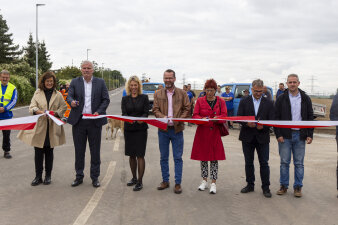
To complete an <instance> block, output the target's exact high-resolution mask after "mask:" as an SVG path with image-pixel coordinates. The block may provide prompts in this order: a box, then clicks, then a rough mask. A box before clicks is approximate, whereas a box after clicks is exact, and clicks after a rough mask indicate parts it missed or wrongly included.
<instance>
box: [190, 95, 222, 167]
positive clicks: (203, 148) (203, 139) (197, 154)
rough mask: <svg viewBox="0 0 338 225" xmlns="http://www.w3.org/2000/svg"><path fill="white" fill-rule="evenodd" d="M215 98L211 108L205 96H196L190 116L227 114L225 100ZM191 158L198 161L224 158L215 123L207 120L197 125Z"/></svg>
mask: <svg viewBox="0 0 338 225" xmlns="http://www.w3.org/2000/svg"><path fill="white" fill-rule="evenodd" d="M216 98H217V101H216V104H215V106H214V109H213V110H212V109H211V107H210V106H209V104H208V102H207V99H206V96H205V97H202V98H198V99H197V102H196V105H195V109H194V114H193V116H192V118H195V119H201V118H203V117H209V118H213V117H217V116H227V108H226V105H225V101H224V100H223V99H221V98H219V97H216ZM191 159H193V160H199V161H215V160H225V153H224V147H223V142H222V139H221V134H220V131H219V128H218V126H217V123H215V122H209V123H208V124H203V125H198V127H197V130H196V134H195V139H194V144H193V146H192V151H191Z"/></svg>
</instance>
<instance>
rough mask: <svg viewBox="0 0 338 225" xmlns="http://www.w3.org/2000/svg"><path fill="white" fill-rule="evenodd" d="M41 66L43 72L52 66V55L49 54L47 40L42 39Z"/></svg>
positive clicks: (40, 50)
mask: <svg viewBox="0 0 338 225" xmlns="http://www.w3.org/2000/svg"><path fill="white" fill-rule="evenodd" d="M38 53H39V56H38V57H39V68H41V70H42V71H43V72H46V71H47V70H49V69H50V68H51V67H52V64H53V63H52V62H51V61H50V58H49V57H50V55H49V54H48V51H47V48H46V43H45V41H42V43H39V52H38Z"/></svg>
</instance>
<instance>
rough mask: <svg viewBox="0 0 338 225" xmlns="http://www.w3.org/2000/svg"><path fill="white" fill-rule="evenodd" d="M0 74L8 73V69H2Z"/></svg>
mask: <svg viewBox="0 0 338 225" xmlns="http://www.w3.org/2000/svg"><path fill="white" fill-rule="evenodd" d="M0 74H1V75H2V74H6V75H10V74H9V71H8V70H2V71H1V73H0Z"/></svg>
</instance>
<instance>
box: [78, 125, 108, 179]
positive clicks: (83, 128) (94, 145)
mask: <svg viewBox="0 0 338 225" xmlns="http://www.w3.org/2000/svg"><path fill="white" fill-rule="evenodd" d="M72 132H73V141H74V147H75V171H76V178H78V179H83V177H84V174H83V170H84V167H85V153H86V145H87V140H88V142H89V149H90V157H91V159H90V178H91V179H92V180H97V179H98V177H99V176H100V164H101V160H100V148H101V133H102V126H100V127H98V126H96V124H95V120H90V119H88V120H83V119H80V121H79V122H78V123H77V124H76V125H74V126H73V129H72Z"/></svg>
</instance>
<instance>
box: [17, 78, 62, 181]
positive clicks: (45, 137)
mask: <svg viewBox="0 0 338 225" xmlns="http://www.w3.org/2000/svg"><path fill="white" fill-rule="evenodd" d="M56 84H57V82H56V77H55V75H54V73H53V72H50V71H48V72H46V73H44V74H43V75H42V76H41V78H40V80H39V88H38V89H37V90H36V91H35V93H34V96H33V98H32V100H31V104H30V105H29V112H30V113H31V114H33V115H38V114H43V113H45V111H46V110H48V111H50V113H51V114H54V116H56V117H58V118H62V116H63V114H64V113H65V111H66V110H67V105H66V103H65V101H64V100H63V97H62V94H61V93H60V92H58V91H57V90H56ZM18 138H19V139H20V140H21V141H23V142H25V143H26V144H28V145H30V146H33V147H34V150H35V157H34V161H35V178H34V180H33V181H32V183H31V185H32V186H36V185H39V184H41V183H42V182H43V184H46V185H48V184H50V183H51V182H52V179H51V175H52V169H53V161H54V153H53V150H54V148H55V147H56V146H59V145H63V144H64V143H66V138H65V131H64V129H63V126H58V125H57V124H55V123H54V122H53V121H52V120H51V119H50V118H48V117H47V116H41V117H39V119H38V121H37V123H36V125H35V127H34V129H32V130H23V131H20V133H19V134H18ZM43 160H45V171H46V174H45V179H44V180H43V181H42V172H43Z"/></svg>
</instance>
